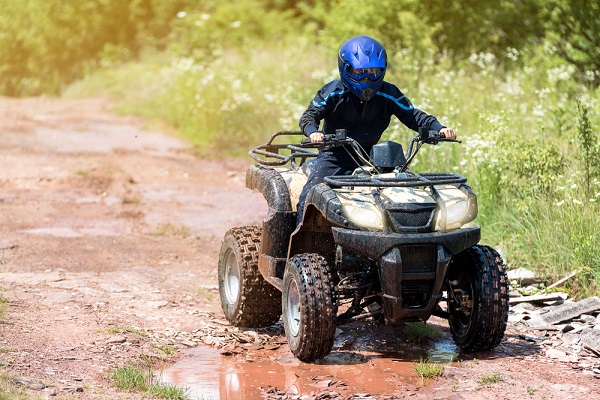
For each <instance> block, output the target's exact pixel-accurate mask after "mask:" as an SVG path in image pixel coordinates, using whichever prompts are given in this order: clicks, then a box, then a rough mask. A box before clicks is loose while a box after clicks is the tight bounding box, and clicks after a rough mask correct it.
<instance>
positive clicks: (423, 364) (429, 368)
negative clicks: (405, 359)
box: [413, 358, 444, 382]
mask: <svg viewBox="0 0 600 400" xmlns="http://www.w3.org/2000/svg"><path fill="white" fill-rule="evenodd" d="M413 370H414V371H415V372H416V373H417V375H418V376H419V377H420V378H421V381H422V382H425V380H426V379H433V378H437V377H438V376H441V375H442V374H443V373H444V366H443V365H442V364H434V363H430V362H428V361H427V360H423V359H422V358H421V359H420V360H419V362H418V363H415V364H414V365H413Z"/></svg>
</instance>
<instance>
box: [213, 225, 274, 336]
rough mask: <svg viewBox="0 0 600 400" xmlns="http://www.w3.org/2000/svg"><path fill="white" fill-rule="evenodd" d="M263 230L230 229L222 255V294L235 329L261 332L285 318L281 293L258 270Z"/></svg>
mask: <svg viewBox="0 0 600 400" xmlns="http://www.w3.org/2000/svg"><path fill="white" fill-rule="evenodd" d="M261 233H262V230H261V228H260V227H258V226H244V227H241V228H233V229H230V230H229V231H228V232H227V233H226V234H225V237H224V238H223V244H222V245H221V253H220V254H219V272H218V274H219V294H220V296H221V307H222V308H223V312H224V313H225V318H227V320H228V321H229V322H230V323H231V324H232V325H234V326H243V327H248V328H260V327H264V326H269V325H273V324H274V323H275V322H277V321H279V317H280V316H281V293H280V292H279V290H277V289H276V288H275V287H274V286H272V285H271V284H269V283H268V282H267V281H266V280H265V279H264V278H263V276H262V275H261V274H260V271H259V270H258V254H259V252H258V251H259V247H260V239H261Z"/></svg>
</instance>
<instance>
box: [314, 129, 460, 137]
mask: <svg viewBox="0 0 600 400" xmlns="http://www.w3.org/2000/svg"><path fill="white" fill-rule="evenodd" d="M440 134H442V135H444V136H445V137H446V139H456V132H454V129H452V128H442V129H440ZM311 136H312V135H311Z"/></svg>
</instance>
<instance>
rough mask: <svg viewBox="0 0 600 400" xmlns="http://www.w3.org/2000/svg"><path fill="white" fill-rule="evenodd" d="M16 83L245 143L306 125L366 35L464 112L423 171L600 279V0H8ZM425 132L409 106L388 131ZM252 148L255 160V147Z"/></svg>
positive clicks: (520, 238)
mask: <svg viewBox="0 0 600 400" xmlns="http://www.w3.org/2000/svg"><path fill="white" fill-rule="evenodd" d="M0 10H1V12H0V95H3V96H11V97H27V96H56V97H63V98H83V97H98V96H102V97H107V98H110V99H112V104H114V105H115V111H117V112H120V113H127V114H136V115H141V116H145V117H148V118H149V119H150V120H151V121H152V122H153V123H155V124H157V125H159V126H162V127H168V128H166V129H168V130H169V131H172V132H174V133H175V134H177V135H181V136H183V137H185V138H187V139H188V140H189V141H190V142H191V143H192V144H193V145H194V147H195V148H196V149H197V151H198V154H199V156H201V157H210V158H219V157H244V156H245V155H246V153H247V151H248V149H249V148H251V147H253V146H255V145H257V144H260V143H263V142H264V141H265V140H266V139H267V138H268V137H269V136H270V134H272V133H273V132H276V131H279V130H297V129H298V122H297V121H298V119H299V117H300V115H301V114H302V112H303V111H304V109H305V108H306V106H307V105H308V103H309V101H310V100H311V99H312V97H313V96H314V93H315V92H316V90H318V89H319V88H320V87H321V86H322V85H323V84H324V83H326V82H328V81H330V80H333V79H337V77H338V72H337V51H338V49H339V47H340V46H341V44H342V43H343V42H344V41H345V40H347V39H348V38H350V37H353V36H357V35H368V36H372V37H374V38H376V39H377V40H379V41H380V42H381V43H382V44H383V45H384V47H385V48H386V49H387V51H388V57H389V69H388V72H387V75H386V80H387V81H389V82H392V83H394V84H396V85H397V86H398V87H399V88H400V90H402V91H403V92H404V93H405V94H406V95H407V97H408V98H410V99H411V100H412V102H413V103H414V104H415V106H416V107H418V108H421V109H423V110H424V111H426V112H428V113H431V114H433V115H436V116H437V117H438V119H439V120H440V121H441V122H442V123H443V124H445V125H448V126H452V127H454V128H456V129H457V131H458V135H459V138H460V139H462V140H463V144H462V145H443V146H435V147H431V148H430V149H427V150H426V151H422V152H421V153H420V154H419V157H418V159H417V160H416V162H415V163H413V169H414V170H416V171H417V172H419V171H428V170H432V169H434V170H445V171H454V172H458V173H461V174H463V175H465V176H466V177H467V178H468V179H469V183H470V185H471V186H472V187H473V189H474V190H475V192H476V193H477V195H478V200H479V207H480V215H479V218H478V223H479V224H480V225H482V228H483V239H482V242H484V243H486V244H490V245H492V246H494V247H496V248H498V249H499V250H500V251H501V253H502V255H503V257H504V258H505V260H506V261H507V264H508V265H509V266H510V268H518V267H525V268H529V269H533V270H535V271H536V272H537V273H538V274H540V275H543V276H546V277H547V278H548V279H549V280H550V281H552V280H558V279H560V278H562V277H564V276H566V275H568V274H569V273H571V272H577V274H576V276H575V278H574V279H571V280H569V282H568V288H569V289H570V290H571V293H572V294H573V295H575V296H576V297H583V296H588V295H593V294H599V293H600V251H598V248H599V246H600V226H599V225H600V206H599V205H598V203H599V202H600V145H599V144H598V127H600V112H599V111H600V89H598V86H599V85H600V46H599V44H600V3H599V2H598V1H596V0H512V1H507V0H461V1H455V2H448V1H445V0H421V1H416V0H360V1H359V0H345V1H339V0H337V1H325V0H305V1H298V0H218V1H217V0H214V1H213V0H201V1H199V0H195V1H192V0H170V1H164V0H77V1H71V2H65V1H64V0H0ZM413 135H414V132H412V131H409V130H408V129H406V128H405V127H404V126H403V125H401V124H399V123H397V122H394V123H392V125H391V126H390V128H389V130H388V132H387V133H386V137H385V139H392V140H396V141H398V142H400V143H402V144H403V145H405V146H406V144H407V142H408V140H409V138H410V137H411V136H413ZM248 163H249V164H250V163H251V160H250V159H249V158H248Z"/></svg>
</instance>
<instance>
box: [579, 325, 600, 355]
mask: <svg viewBox="0 0 600 400" xmlns="http://www.w3.org/2000/svg"><path fill="white" fill-rule="evenodd" d="M580 345H581V346H583V347H584V348H586V349H588V350H591V351H593V352H594V353H596V354H598V355H600V330H598V329H593V328H586V329H584V330H582V331H581V340H580Z"/></svg>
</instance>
